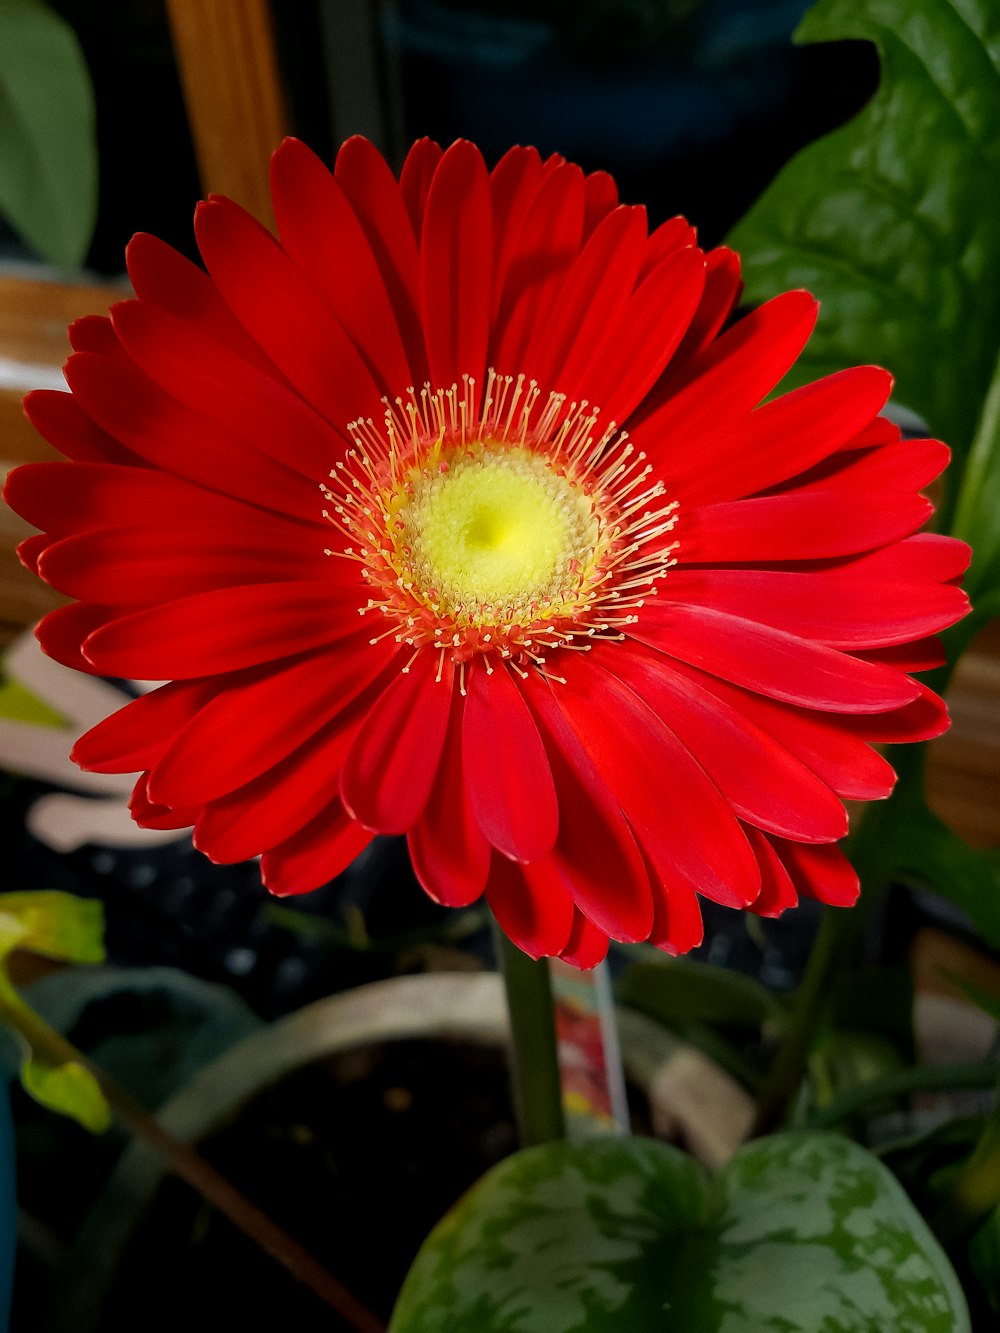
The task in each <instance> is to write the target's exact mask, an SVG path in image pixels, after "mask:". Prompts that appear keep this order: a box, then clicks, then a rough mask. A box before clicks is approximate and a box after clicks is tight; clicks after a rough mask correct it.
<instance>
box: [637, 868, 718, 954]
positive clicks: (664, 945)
mask: <svg viewBox="0 0 1000 1333" xmlns="http://www.w3.org/2000/svg"><path fill="white" fill-rule="evenodd" d="M649 880H650V884H651V885H652V887H653V907H654V916H653V929H652V930H651V931H650V933H649V942H650V944H655V945H656V947H657V948H658V949H663V950H665V951H666V952H667V953H670V954H674V955H675V956H676V955H677V954H683V953H689V952H690V951H691V950H692V949H697V947H698V945H699V944H700V943H701V942H702V940H703V938H704V936H705V927H704V923H703V922H702V919H701V905H700V903H699V902H698V895H697V893H695V891H694V889H693V888H692V887H691V885H690V884H686V883H685V882H684V880H683V879H681V878H680V877H679V876H678V875H668V876H667V878H666V879H661V877H660V875H659V874H658V873H657V872H656V870H655V868H654V867H653V866H652V865H650V868H649Z"/></svg>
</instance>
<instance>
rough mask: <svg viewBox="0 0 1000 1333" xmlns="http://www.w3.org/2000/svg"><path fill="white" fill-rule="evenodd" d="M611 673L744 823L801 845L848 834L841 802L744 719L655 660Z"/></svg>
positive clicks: (622, 657) (626, 658) (638, 658)
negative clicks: (643, 702) (671, 736)
mask: <svg viewBox="0 0 1000 1333" xmlns="http://www.w3.org/2000/svg"><path fill="white" fill-rule="evenodd" d="M613 669H614V672H615V675H616V676H618V677H619V679H621V680H623V681H624V682H625V683H626V684H628V685H630V686H631V688H632V689H633V690H635V692H636V693H637V694H638V695H639V696H640V697H641V698H643V699H645V700H646V702H647V703H648V704H649V705H650V707H652V709H653V710H654V711H655V712H656V714H657V715H658V716H659V717H660V718H661V719H662V720H663V721H664V722H665V723H666V724H667V725H668V726H670V728H671V729H672V731H673V732H674V733H675V735H676V736H677V738H678V740H680V741H681V743H682V744H683V745H684V746H685V747H686V748H687V749H688V750H689V751H690V752H691V754H692V755H693V756H694V758H695V759H696V760H697V761H698V763H699V764H700V765H701V767H702V768H704V770H705V772H706V773H707V774H708V775H709V777H710V778H711V779H712V781H713V782H714V783H715V785H716V786H717V787H718V788H719V790H720V791H721V792H722V794H723V796H725V798H726V800H727V801H728V802H729V804H730V805H731V806H732V808H733V810H734V811H735V812H736V814H737V815H739V817H740V818H741V819H743V820H744V821H748V822H749V823H751V824H756V825H758V826H759V827H761V828H765V829H768V830H769V831H770V832H772V833H778V834H782V835H784V836H785V837H790V838H798V839H800V840H801V841H803V842H832V841H834V840H835V839H837V838H842V837H843V836H844V835H845V834H846V833H847V814H846V811H845V810H844V807H843V806H842V805H841V803H840V801H838V800H837V798H836V796H834V794H833V793H832V792H831V791H830V789H829V788H828V787H827V786H826V785H825V784H824V783H823V782H821V781H820V780H819V778H817V777H816V776H815V775H814V774H813V773H811V772H810V771H809V769H807V768H806V767H805V765H803V764H802V763H800V762H799V761H798V760H797V759H796V758H794V756H793V755H792V754H790V753H789V751H787V750H785V749H784V748H783V747H782V746H780V745H779V744H778V742H777V741H776V740H775V739H774V738H773V737H772V736H769V735H768V733H767V732H766V731H764V730H763V729H761V728H758V727H756V726H755V725H754V724H753V723H752V722H751V721H750V719H749V718H748V717H747V716H746V715H745V714H743V713H740V712H739V711H738V710H737V709H735V708H730V707H728V706H727V705H726V704H725V703H723V701H722V700H721V699H720V698H719V697H718V696H716V695H712V694H710V693H709V692H708V691H707V690H702V689H700V688H699V687H698V686H697V685H696V684H695V682H694V681H693V680H691V679H690V678H687V679H685V678H683V677H681V676H679V675H677V674H675V673H674V672H672V671H671V670H670V669H669V668H668V667H664V666H663V665H662V664H659V663H657V662H656V660H655V659H654V658H653V657H652V656H651V655H649V656H647V655H645V654H639V653H620V654H618V655H617V656H616V660H615V661H614V663H613Z"/></svg>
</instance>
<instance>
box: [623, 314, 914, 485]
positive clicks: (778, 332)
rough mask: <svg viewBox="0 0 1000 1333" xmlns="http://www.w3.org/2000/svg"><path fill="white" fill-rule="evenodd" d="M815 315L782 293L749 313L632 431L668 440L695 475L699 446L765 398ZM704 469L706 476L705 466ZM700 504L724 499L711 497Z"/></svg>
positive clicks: (799, 347) (792, 359)
mask: <svg viewBox="0 0 1000 1333" xmlns="http://www.w3.org/2000/svg"><path fill="white" fill-rule="evenodd" d="M816 310H817V303H816V301H815V300H814V299H813V298H812V297H811V296H810V295H809V293H808V292H786V293H785V294H784V295H783V296H777V297H775V299H774V300H773V301H768V302H767V304H766V305H763V306H761V307H760V308H759V309H758V310H754V311H751V313H750V314H749V315H745V316H744V317H743V319H741V320H740V321H739V322H738V323H737V324H735V325H734V326H733V327H732V328H731V329H730V330H729V332H728V333H724V334H723V335H722V337H721V338H719V339H717V340H716V342H714V343H713V344H712V346H711V347H710V348H709V349H708V350H707V351H706V352H705V354H704V355H703V356H701V357H697V358H695V360H694V361H692V362H691V366H690V370H689V373H688V376H687V380H688V382H686V383H685V384H684V385H683V386H680V387H679V386H676V385H675V386H673V387H674V392H673V395H672V397H670V398H669V399H668V400H667V402H665V403H663V404H662V405H660V406H658V407H654V408H653V409H652V411H646V410H643V411H641V412H639V413H638V414H637V418H636V422H635V423H634V426H635V429H636V430H637V429H638V426H639V423H641V424H642V429H643V436H642V438H643V439H644V440H646V441H649V440H653V439H663V440H669V441H670V447H671V458H672V459H673V458H674V457H675V456H676V454H680V457H679V458H678V459H677V461H678V465H679V466H680V465H682V464H684V463H685V462H688V466H689V468H690V470H691V471H692V472H693V473H694V474H695V475H696V476H697V475H700V474H701V473H702V471H703V459H704V455H703V453H702V447H703V444H702V442H703V440H704V439H705V438H710V437H712V436H716V435H719V434H720V433H721V428H722V427H723V426H725V425H726V424H728V423H730V422H732V421H733V420H737V421H739V420H740V419H741V418H743V417H744V416H745V414H746V413H747V412H749V411H751V410H752V409H753V408H754V407H756V406H757V404H758V403H759V402H760V401H761V400H762V399H763V398H764V397H765V395H766V394H768V393H770V392H771V390H772V389H773V388H774V386H775V385H776V384H777V383H778V381H779V380H780V379H782V378H783V376H784V375H785V373H786V372H787V371H788V370H789V369H790V368H791V366H792V365H793V364H794V362H795V360H796V358H797V357H798V355H799V353H800V352H801V351H802V348H803V347H804V346H805V344H806V340H807V339H808V337H809V335H810V333H811V332H812V329H813V325H814V324H815V322H816ZM883 374H884V372H883ZM887 396H888V391H887ZM883 401H884V400H883ZM871 415H874V413H872V414H871ZM696 441H697V442H698V444H697V449H695V448H694V445H695V442H696ZM647 447H648V445H647ZM685 449H691V451H692V452H693V453H694V454H695V456H696V458H697V462H698V466H697V468H694V467H691V466H690V465H691V464H692V463H693V462H694V459H693V458H691V459H690V460H688V459H686V458H685V456H684V450H685ZM708 469H709V472H710V473H711V469H712V464H711V463H709V464H708ZM783 475H786V476H787V475H788V474H787V473H785V474H783ZM684 479H685V480H687V478H686V477H685V478H684ZM755 489H759V487H757V488H755ZM686 498H688V497H686ZM698 498H699V499H701V498H702V497H701V496H699V497H698ZM704 498H705V499H725V498H728V497H726V496H723V495H716V494H714V493H713V494H711V495H706V496H705V497H704Z"/></svg>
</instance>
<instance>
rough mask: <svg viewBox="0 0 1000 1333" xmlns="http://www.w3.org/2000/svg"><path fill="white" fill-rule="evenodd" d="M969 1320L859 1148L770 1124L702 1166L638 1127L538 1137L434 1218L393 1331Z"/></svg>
mask: <svg viewBox="0 0 1000 1333" xmlns="http://www.w3.org/2000/svg"><path fill="white" fill-rule="evenodd" d="M428 1329H442V1330H444V1329H447V1330H448V1333H611V1330H614V1333H624V1330H627V1331H628V1333H645V1331H646V1330H649V1331H650V1333H653V1330H656V1333H660V1330H665V1329H671V1330H683V1333H765V1331H766V1330H780V1333H886V1330H890V1329H899V1330H904V1329H905V1330H907V1333H968V1329H969V1318H968V1313H967V1310H966V1307H965V1301H964V1298H963V1296H962V1292H961V1289H960V1287H959V1284H958V1281H957V1279H956V1277H955V1274H954V1272H953V1271H952V1269H951V1266H950V1264H949V1263H948V1260H947V1258H946V1257H945V1255H944V1253H943V1252H942V1251H941V1249H940V1247H939V1246H938V1244H937V1242H936V1241H935V1240H934V1238H933V1237H932V1236H931V1234H930V1232H929V1231H928V1229H927V1227H926V1226H925V1224H924V1222H923V1220H922V1219H921V1218H920V1216H919V1214H918V1213H917V1212H916V1210H915V1209H914V1207H913V1205H912V1204H911V1203H910V1201H909V1199H908V1198H907V1197H906V1195H905V1194H904V1193H903V1191H902V1189H901V1188H900V1186H899V1185H898V1184H897V1182H896V1181H895V1179H894V1178H893V1177H892V1176H891V1175H890V1174H889V1172H888V1171H886V1169H885V1168H884V1167H883V1166H882V1165H881V1164H880V1163H879V1162H878V1161H877V1160H876V1159H875V1158H874V1157H873V1156H871V1154H870V1153H868V1152H866V1151H865V1150H864V1149H863V1148H860V1147H858V1146H857V1145H856V1144H854V1143H851V1142H849V1141H848V1140H846V1139H841V1138H837V1137H835V1136H833V1135H822V1134H809V1135H807V1134H783V1135H775V1136H774V1137H772V1138H769V1139H763V1140H760V1141H759V1142H757V1143H753V1144H750V1145H748V1146H747V1147H745V1148H743V1149H741V1151H740V1152H739V1153H737V1155H736V1157H735V1158H733V1160H732V1161H731V1162H730V1163H729V1165H728V1166H727V1167H726V1168H725V1169H724V1170H723V1171H722V1172H721V1173H720V1174H719V1176H718V1177H716V1178H715V1179H714V1180H712V1179H711V1178H710V1177H709V1176H708V1175H707V1173H706V1172H705V1171H704V1170H703V1169H702V1168H701V1167H700V1166H698V1165H697V1164H696V1163H695V1162H693V1161H692V1160H691V1159H690V1158H688V1157H687V1156H685V1155H684V1154H683V1153H681V1152H680V1151H678V1150H677V1149H675V1148H671V1147H668V1146H667V1145H665V1144H661V1143H657V1142H654V1141H652V1140H648V1139H628V1140H597V1141H592V1142H589V1143H583V1144H565V1143H558V1144H547V1145H545V1146H543V1147H541V1148H532V1149H530V1150H528V1151H526V1152H523V1153H520V1154H518V1155H517V1156H515V1157H512V1158H509V1159H508V1160H507V1161H505V1162H502V1163H501V1164H500V1165H499V1166H498V1167H495V1168H494V1170H493V1171H491V1172H490V1173H489V1174H488V1175H487V1176H485V1177H484V1179H483V1180H482V1181H481V1182H480V1183H479V1184H478V1185H477V1186H476V1187H475V1188H474V1189H473V1190H472V1191H471V1192H470V1193H469V1194H468V1195H466V1197H465V1198H464V1199H463V1200H461V1201H460V1202H459V1203H458V1205H457V1206H456V1207H455V1208H454V1209H453V1210H452V1211H451V1212H450V1213H449V1214H448V1216H447V1217H446V1218H445V1219H444V1220H443V1221H442V1222H441V1223H440V1225H439V1226H438V1227H437V1228H436V1229H435V1230H434V1231H433V1232H432V1233H431V1235H430V1237H429V1238H428V1239H427V1241H426V1242H425V1244H424V1246H423V1248H422V1249H421V1251H420V1254H419V1255H418V1257H417V1260H416V1263H415V1264H414V1266H413V1268H412V1270H411V1272H410V1274H409V1277H408V1278H407V1280H406V1284H405V1286H404V1288H403V1291H402V1293H401V1295H400V1298H399V1302H398V1304H397V1307H396V1310H395V1313H394V1315H393V1319H392V1323H391V1325H390V1333H426V1331H427V1330H428Z"/></svg>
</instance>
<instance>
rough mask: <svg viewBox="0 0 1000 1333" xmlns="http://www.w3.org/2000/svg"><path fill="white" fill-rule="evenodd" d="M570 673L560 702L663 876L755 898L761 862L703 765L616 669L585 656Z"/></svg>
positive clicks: (721, 896) (740, 899)
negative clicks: (612, 671)
mask: <svg viewBox="0 0 1000 1333" xmlns="http://www.w3.org/2000/svg"><path fill="white" fill-rule="evenodd" d="M596 656H597V653H596V651H595V652H594V653H591V654H588V658H593V657H596ZM564 673H565V675H566V678H567V682H568V686H569V688H568V690H567V692H566V695H565V698H564V697H563V695H562V694H560V695H558V696H555V697H556V698H557V701H558V703H559V706H560V708H561V709H562V710H563V712H564V713H565V715H566V719H567V721H568V722H569V724H570V726H571V727H572V728H573V730H574V731H575V732H576V735H577V737H578V738H579V740H580V742H581V743H582V745H583V746H584V748H585V749H586V750H587V752H588V753H589V755H590V756H591V758H592V759H593V761H594V762H595V764H597V766H598V767H599V768H600V770H601V772H602V773H603V774H604V776H605V780H606V781H607V783H608V786H609V787H610V788H611V790H612V791H613V792H614V793H615V795H616V796H617V798H618V801H619V804H620V805H621V807H622V809H623V810H624V811H625V814H626V816H627V817H628V820H629V823H630V824H631V825H632V826H633V828H634V829H635V830H636V832H637V834H638V836H639V839H640V841H641V843H642V846H643V848H644V850H645V851H646V853H647V855H648V857H649V859H650V860H651V861H652V862H653V865H654V867H655V871H656V876H657V879H658V880H659V881H661V882H668V881H670V880H674V879H678V878H680V879H684V880H685V881H686V882H687V883H689V884H691V885H694V886H696V887H697V889H698V891H699V892H700V893H704V894H705V895H707V896H708V897H711V898H715V899H717V900H718V901H719V902H723V903H726V904H727V905H729V906H740V905H745V904H746V903H747V902H751V901H752V900H753V899H754V898H755V897H756V896H757V892H758V890H759V887H760V886H759V878H758V874H757V866H756V862H755V861H754V858H753V856H752V854H751V852H750V848H749V846H748V844H747V841H746V838H745V837H744V836H743V833H742V831H741V830H740V827H739V825H738V823H737V821H736V818H735V816H734V815H733V812H732V810H731V808H730V807H729V805H728V804H727V802H726V801H725V800H724V799H723V797H722V794H721V793H720V791H719V789H718V788H717V787H716V786H715V784H714V783H713V782H712V781H711V780H710V778H709V777H708V775H707V774H706V773H705V771H704V769H703V768H701V766H700V765H699V764H698V763H696V761H695V760H694V759H693V758H692V757H691V755H690V754H689V753H688V751H687V750H686V749H685V748H684V746H683V745H682V744H681V743H680V742H679V741H678V740H677V738H676V736H675V735H674V733H673V732H672V731H670V730H669V729H668V728H667V727H666V726H665V725H664V724H663V723H662V722H661V721H660V719H659V718H658V717H657V716H656V714H655V713H653V712H652V710H651V709H650V708H649V707H648V706H647V705H646V704H645V703H644V702H643V701H642V700H641V699H640V698H639V697H638V696H637V695H636V694H634V693H633V692H632V691H631V690H630V689H628V688H627V687H626V686H624V685H623V684H621V682H619V681H618V680H617V679H616V677H615V676H613V675H610V674H609V673H608V672H606V671H604V670H601V669H600V668H599V667H598V666H597V665H596V663H594V662H592V661H590V660H588V659H585V658H582V657H580V656H577V657H575V658H574V659H573V660H572V661H571V662H569V663H567V664H566V666H565V667H564ZM664 810H669V811H670V818H669V819H666V820H665V819H664Z"/></svg>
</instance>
